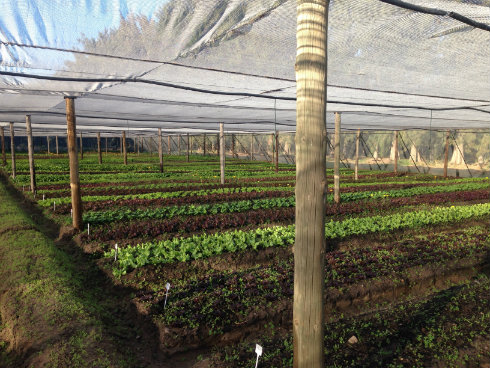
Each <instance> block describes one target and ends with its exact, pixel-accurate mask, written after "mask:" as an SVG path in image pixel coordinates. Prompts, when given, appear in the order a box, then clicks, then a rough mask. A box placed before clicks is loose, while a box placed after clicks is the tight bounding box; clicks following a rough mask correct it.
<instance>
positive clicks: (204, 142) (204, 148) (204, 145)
mask: <svg viewBox="0 0 490 368" xmlns="http://www.w3.org/2000/svg"><path fill="white" fill-rule="evenodd" d="M202 142H203V156H206V133H204V136H203V140H202Z"/></svg>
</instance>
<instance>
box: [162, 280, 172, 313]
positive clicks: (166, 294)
mask: <svg viewBox="0 0 490 368" xmlns="http://www.w3.org/2000/svg"><path fill="white" fill-rule="evenodd" d="M165 289H167V292H166V293H165V302H164V303H163V309H165V307H166V306H167V298H168V291H169V289H170V283H168V282H167V284H166V285H165Z"/></svg>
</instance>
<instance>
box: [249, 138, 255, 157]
mask: <svg viewBox="0 0 490 368" xmlns="http://www.w3.org/2000/svg"><path fill="white" fill-rule="evenodd" d="M253 159H254V135H253V134H252V135H251V139H250V161H253Z"/></svg>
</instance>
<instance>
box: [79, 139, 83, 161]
mask: <svg viewBox="0 0 490 368" xmlns="http://www.w3.org/2000/svg"><path fill="white" fill-rule="evenodd" d="M80 159H81V160H83V134H82V132H80Z"/></svg>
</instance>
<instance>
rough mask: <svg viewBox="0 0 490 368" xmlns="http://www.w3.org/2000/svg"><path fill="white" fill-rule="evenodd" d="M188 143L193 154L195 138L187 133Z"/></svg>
mask: <svg viewBox="0 0 490 368" xmlns="http://www.w3.org/2000/svg"><path fill="white" fill-rule="evenodd" d="M187 144H188V145H189V147H190V148H189V149H190V151H191V155H192V145H193V144H194V139H192V135H191V136H189V135H187Z"/></svg>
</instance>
